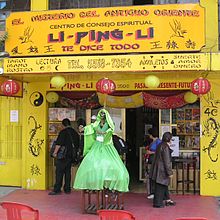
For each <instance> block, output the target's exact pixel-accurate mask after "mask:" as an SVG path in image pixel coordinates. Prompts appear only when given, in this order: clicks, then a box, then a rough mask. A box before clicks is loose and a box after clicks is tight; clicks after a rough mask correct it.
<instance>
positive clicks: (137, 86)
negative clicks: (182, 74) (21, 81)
mask: <svg viewBox="0 0 220 220" xmlns="http://www.w3.org/2000/svg"><path fill="white" fill-rule="evenodd" d="M113 81H114V82H115V84H116V91H131V90H134V91H135V90H136V91H140V90H141V91H144V90H152V88H148V87H147V86H146V85H145V83H144V78H142V79H133V78H129V76H128V79H127V80H113ZM96 83H97V80H96V81H95V80H93V81H90V80H86V81H77V80H76V81H74V82H67V83H66V84H65V85H64V86H63V87H62V88H61V89H57V88H54V87H52V86H51V85H50V88H49V89H50V90H52V91H55V90H56V91H60V90H62V91H96ZM190 85H191V81H190V80H187V79H186V80H184V81H183V80H181V81H180V80H179V81H178V80H175V81H172V80H169V81H162V82H161V83H160V85H159V86H158V88H154V90H180V89H181V90H189V89H190Z"/></svg>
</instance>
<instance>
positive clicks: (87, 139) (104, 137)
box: [73, 109, 129, 192]
mask: <svg viewBox="0 0 220 220" xmlns="http://www.w3.org/2000/svg"><path fill="white" fill-rule="evenodd" d="M113 131H114V123H113V121H112V119H111V117H110V115H109V113H108V111H107V110H105V109H102V110H100V111H99V113H98V115H97V119H96V121H95V122H94V123H92V124H90V125H87V126H85V127H84V155H85V157H84V159H83V161H82V162H81V164H80V166H79V168H78V170H77V173H76V177H75V181H74V185H73V188H75V189H88V190H102V189H109V190H117V191H119V192H127V191H128V184H129V174H128V171H127V169H126V167H125V165H124V164H123V162H122V160H121V158H120V156H119V155H118V152H117V150H116V149H115V147H114V145H113V142H112V134H113Z"/></svg>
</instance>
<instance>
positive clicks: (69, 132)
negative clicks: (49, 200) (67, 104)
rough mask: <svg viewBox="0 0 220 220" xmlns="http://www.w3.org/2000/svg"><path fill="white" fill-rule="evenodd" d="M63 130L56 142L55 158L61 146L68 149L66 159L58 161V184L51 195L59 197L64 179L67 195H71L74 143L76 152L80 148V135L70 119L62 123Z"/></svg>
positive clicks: (56, 163)
mask: <svg viewBox="0 0 220 220" xmlns="http://www.w3.org/2000/svg"><path fill="white" fill-rule="evenodd" d="M62 126H63V129H62V130H61V131H60V133H59V134H58V137H57V140H56V148H55V150H54V154H53V157H54V158H56V157H57V152H58V151H59V148H60V147H61V146H65V147H66V148H67V152H66V157H65V158H64V159H56V162H55V166H56V173H55V175H56V182H55V184H54V189H53V191H52V192H50V193H49V195H58V194H60V193H61V187H62V184H63V177H64V179H65V183H64V186H63V189H64V192H65V193H66V194H69V193H71V187H70V182H71V166H72V162H73V161H74V160H75V158H73V147H72V142H73V143H74V146H75V148H76V149H75V152H77V151H78V147H79V135H78V133H77V132H76V131H75V130H74V129H73V128H72V127H71V123H70V120H69V119H68V118H65V119H63V121H62Z"/></svg>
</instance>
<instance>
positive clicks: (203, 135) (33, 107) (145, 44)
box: [1, 1, 220, 195]
mask: <svg viewBox="0 0 220 220" xmlns="http://www.w3.org/2000/svg"><path fill="white" fill-rule="evenodd" d="M32 2H33V4H32V6H33V7H34V6H35V3H36V2H39V1H36V2H35V1H32ZM34 2H35V3H34ZM40 2H41V4H38V3H37V4H36V8H32V9H33V11H34V10H45V9H47V7H46V5H47V4H46V3H45V2H46V1H40ZM40 6H42V7H41V8H39V7H40ZM201 6H202V7H201ZM179 8H181V10H182V11H181V12H180V11H178V10H179ZM135 9H136V10H135ZM216 9H217V5H216V3H215V1H210V2H209V3H207V1H201V2H200V5H198V4H178V5H163V6H162V5H160V6H159V5H158V6H156V5H154V6H140V7H137V6H134V7H132V12H131V11H129V10H130V8H129V7H122V8H121V11H118V10H116V8H105V9H100V8H99V9H92V10H89V9H82V10H79V9H77V10H73V9H72V10H64V11H55V12H56V13H55V12H54V13H53V14H50V12H51V11H42V12H40V11H38V12H26V13H12V14H11V15H10V16H9V18H8V19H7V28H8V34H9V38H8V40H7V41H6V51H7V52H9V54H10V56H11V57H10V58H4V73H3V76H4V77H10V78H12V79H14V80H18V81H22V82H23V96H22V98H12V97H10V98H6V97H4V98H2V99H1V100H4V102H3V101H2V103H1V104H2V105H6V104H5V103H9V102H12V103H13V104H12V105H13V106H11V107H8V108H6V111H8V112H9V113H8V114H9V116H10V122H9V124H13V125H16V127H19V126H22V134H20V137H21V144H20V146H21V148H22V149H21V152H20V153H19V154H18V155H20V156H19V158H20V159H19V162H18V163H17V165H16V166H17V167H19V171H18V172H17V173H19V175H18V176H17V181H16V182H11V185H19V186H21V187H23V188H27V189H47V188H48V182H49V179H50V176H49V174H48V169H49V166H50V164H49V160H48V150H49V149H48V142H49V140H48V106H49V105H50V104H49V103H48V102H47V100H46V95H47V94H48V92H51V91H69V92H79V91H82V92H86V91H94V92H95V91H96V82H97V81H98V80H99V79H100V78H103V77H107V78H110V79H111V80H113V81H114V82H115V84H116V91H117V90H118V91H137V92H147V91H148V90H152V88H147V87H146V85H145V78H146V76H148V75H152V74H153V75H157V77H158V78H159V79H160V86H159V87H158V88H155V89H153V90H158V91H164V90H166V91H168V90H178V91H179V90H182V91H189V90H190V84H191V82H192V81H193V80H194V79H196V78H199V77H205V78H207V79H208V80H209V82H210V83H211V91H210V92H209V93H208V94H206V95H203V96H201V97H200V184H201V185H200V194H201V195H219V194H220V190H219V189H218V187H216V186H217V185H218V184H219V178H218V175H220V174H219V172H218V169H217V168H218V167H219V159H218V153H219V149H220V146H219V145H218V138H219V129H220V128H219V123H220V115H219V114H220V113H219V103H220V101H219V100H218V95H217V94H218V88H219V84H220V78H219V77H218V71H219V70H220V67H219V65H218V62H217V60H218V58H219V54H218V53H217V51H218V49H217V46H218V44H216V42H217V41H218V40H217V38H218V33H217V20H218V17H217V12H216ZM167 10H170V11H172V13H173V14H172V16H170V15H168V14H167ZM184 10H185V11H184ZM126 13H127V14H126ZM129 13H133V14H132V16H131V14H129ZM134 13H136V14H134ZM175 13H180V14H178V16H176V14H175ZM184 13H186V14H184ZM151 14H154V15H153V16H151ZM174 14H175V17H174ZM88 17H90V20H89V21H88V19H87V20H83V19H85V18H88ZM122 18H123V22H122V21H121V20H122ZM69 20H70V21H71V22H69V23H68V21H69ZM109 20H111V21H109ZM209 20H210V22H209ZM213 20H215V21H216V23H215V24H213V23H214V22H213ZM100 21H101V22H100ZM164 21H165V22H164ZM204 26H205V27H204ZM146 27H147V28H146ZM109 30H112V31H109ZM73 32H74V33H73ZM125 33H126V34H125ZM10 36H11V37H10ZM174 39H175V40H174ZM70 40H71V43H69V41H70ZM118 42H120V43H118ZM128 42H129V43H128ZM149 42H150V43H149ZM209 48H213V49H212V51H211V52H210V49H209ZM198 51H201V52H198ZM155 52H156V53H155ZM213 52H216V53H213ZM124 53H126V55H124ZM134 53H135V54H134ZM106 54H108V55H106ZM114 54H117V55H114ZM63 55H64V56H63ZM54 75H62V76H64V77H65V79H66V85H65V86H64V87H62V88H61V89H57V88H53V87H51V85H50V79H51V77H52V76H54ZM101 96H102V95H101V94H100V95H99V100H100V102H101V104H103V105H104V104H106V103H107V102H108V103H107V106H110V107H120V108H126V107H139V106H141V105H143V104H144V103H143V100H140V99H139V98H138V97H136V98H134V99H133V100H132V101H130V103H129V102H127V103H124V104H123V103H122V101H121V100H120V101H117V100H113V101H112V97H107V98H106V97H104V98H103V97H101ZM12 99H14V100H12ZM17 99H19V101H18V102H19V105H20V106H19V107H18V106H16V104H15V102H16V101H17ZM21 100H22V103H21ZM134 103H135V104H134ZM119 105H121V106H119ZM129 105H131V106H129ZM11 110H18V111H15V112H12V111H11ZM13 113H14V114H15V115H14V118H13V117H12V116H13ZM17 115H19V117H18V116H17ZM5 123H6V124H7V122H5ZM18 124H19V126H18ZM1 133H2V134H1V135H4V132H3V131H1ZM12 139H13V137H12ZM2 158H3V160H4V161H3V160H2V161H3V162H4V163H3V162H2V168H3V167H7V174H6V176H7V179H8V182H7V185H8V184H9V185H10V181H12V180H11V179H12V178H11V172H12V170H13V169H15V168H13V166H14V165H12V164H13V163H12V160H11V163H10V164H11V165H9V166H8V164H9V162H8V160H6V159H7V158H5V159H4V155H3V154H2ZM16 169H17V168H16ZM1 184H2V185H5V184H6V183H4V182H2V183H1Z"/></svg>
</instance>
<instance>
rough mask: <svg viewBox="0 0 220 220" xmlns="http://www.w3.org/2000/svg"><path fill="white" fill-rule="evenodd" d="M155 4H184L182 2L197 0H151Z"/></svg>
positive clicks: (196, 0) (195, 0) (195, 1)
mask: <svg viewBox="0 0 220 220" xmlns="http://www.w3.org/2000/svg"><path fill="white" fill-rule="evenodd" d="M153 2H154V4H155V5H161V4H178V3H179V4H184V3H199V0H153Z"/></svg>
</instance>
